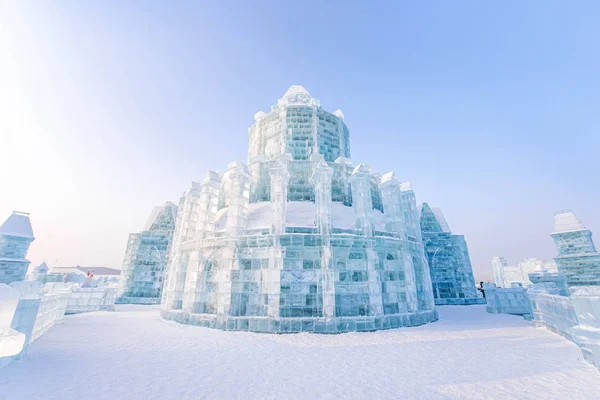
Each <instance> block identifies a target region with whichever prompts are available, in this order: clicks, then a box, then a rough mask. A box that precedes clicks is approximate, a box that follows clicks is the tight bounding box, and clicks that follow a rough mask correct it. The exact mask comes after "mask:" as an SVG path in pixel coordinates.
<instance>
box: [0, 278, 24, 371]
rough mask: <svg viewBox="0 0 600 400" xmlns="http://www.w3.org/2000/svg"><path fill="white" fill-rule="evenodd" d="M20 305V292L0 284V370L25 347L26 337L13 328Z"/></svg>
mask: <svg viewBox="0 0 600 400" xmlns="http://www.w3.org/2000/svg"><path fill="white" fill-rule="evenodd" d="M18 303H19V292H18V291H17V290H15V289H13V288H11V287H10V286H8V285H6V284H4V283H0V368H2V367H3V366H6V365H8V364H9V363H10V362H11V361H12V359H13V356H15V355H17V354H19V353H20V352H21V350H22V349H23V346H24V345H25V335H24V334H23V333H21V332H18V331H16V330H14V329H13V328H12V327H11V324H12V321H13V318H14V315H15V312H16V310H17V305H18Z"/></svg>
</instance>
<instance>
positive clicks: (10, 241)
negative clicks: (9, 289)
mask: <svg viewBox="0 0 600 400" xmlns="http://www.w3.org/2000/svg"><path fill="white" fill-rule="evenodd" d="M33 240H34V238H33V230H32V229H31V222H30V221H29V214H27V213H24V212H18V211H13V213H12V214H11V215H10V216H9V217H8V219H7V220H6V221H5V222H4V223H3V224H2V225H1V226H0V283H6V284H9V283H12V282H18V281H22V280H24V279H25V275H26V274H27V269H28V268H29V263H30V261H29V260H26V259H25V257H26V256H27V251H28V250H29V245H30V244H31V242H32V241H33Z"/></svg>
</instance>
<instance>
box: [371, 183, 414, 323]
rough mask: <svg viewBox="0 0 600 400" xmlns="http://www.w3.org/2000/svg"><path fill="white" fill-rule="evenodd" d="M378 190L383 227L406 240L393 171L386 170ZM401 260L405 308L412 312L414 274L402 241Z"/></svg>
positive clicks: (400, 201)
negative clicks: (381, 206)
mask: <svg viewBox="0 0 600 400" xmlns="http://www.w3.org/2000/svg"><path fill="white" fill-rule="evenodd" d="M379 191H380V193H381V202H382V204H383V210H384V218H385V229H386V230H387V231H389V232H395V233H397V234H398V235H399V236H400V239H402V240H404V241H406V230H405V222H404V211H403V209H402V189H401V187H400V182H399V181H398V180H397V179H396V175H395V174H394V172H388V173H387V174H385V175H383V177H382V179H381V183H380V184H379ZM402 262H403V265H404V274H405V279H406V302H407V308H408V311H409V312H414V311H416V310H417V309H418V298H417V286H416V276H415V269H414V265H413V261H412V257H411V256H410V249H408V248H407V243H403V246H402Z"/></svg>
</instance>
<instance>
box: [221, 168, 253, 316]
mask: <svg viewBox="0 0 600 400" xmlns="http://www.w3.org/2000/svg"><path fill="white" fill-rule="evenodd" d="M226 174H227V179H228V182H227V194H226V195H227V203H228V204H229V208H228V210H227V221H226V223H225V226H226V231H227V237H228V240H227V244H226V246H225V247H224V248H223V250H222V258H221V259H222V261H223V265H222V267H220V268H219V270H218V278H217V279H218V295H217V296H218V299H217V315H219V316H227V315H229V310H230V307H231V270H234V269H238V265H237V241H238V236H239V235H240V234H241V233H242V232H243V230H244V229H245V228H246V225H247V222H248V203H249V198H250V179H251V178H250V174H249V173H248V168H247V167H246V165H244V164H242V163H240V162H233V163H230V164H229V166H228V170H227V173H226Z"/></svg>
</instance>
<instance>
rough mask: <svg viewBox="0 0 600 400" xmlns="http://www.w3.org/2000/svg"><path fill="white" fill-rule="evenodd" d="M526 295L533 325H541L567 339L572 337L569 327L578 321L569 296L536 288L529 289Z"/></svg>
mask: <svg viewBox="0 0 600 400" xmlns="http://www.w3.org/2000/svg"><path fill="white" fill-rule="evenodd" d="M528 297H529V300H530V302H531V311H532V316H533V320H532V322H533V324H534V325H536V326H543V327H545V328H547V329H549V330H551V331H552V332H555V333H558V334H559V335H561V336H564V337H566V338H567V339H569V340H571V339H572V337H571V333H570V329H571V328H572V327H573V326H575V325H577V324H578V322H577V315H576V314H575V310H574V309H573V304H572V303H571V299H570V298H569V297H567V296H560V295H557V294H550V293H547V292H545V291H538V290H530V291H529V293H528Z"/></svg>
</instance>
